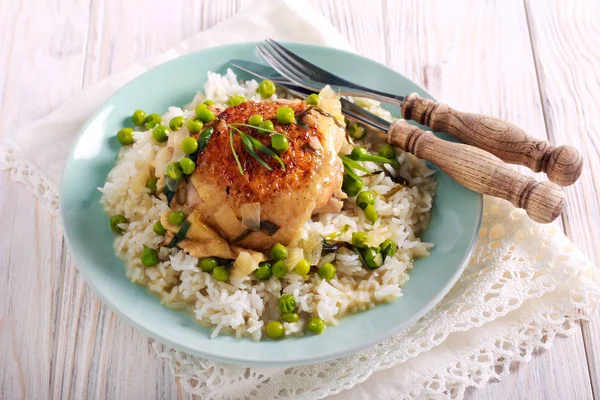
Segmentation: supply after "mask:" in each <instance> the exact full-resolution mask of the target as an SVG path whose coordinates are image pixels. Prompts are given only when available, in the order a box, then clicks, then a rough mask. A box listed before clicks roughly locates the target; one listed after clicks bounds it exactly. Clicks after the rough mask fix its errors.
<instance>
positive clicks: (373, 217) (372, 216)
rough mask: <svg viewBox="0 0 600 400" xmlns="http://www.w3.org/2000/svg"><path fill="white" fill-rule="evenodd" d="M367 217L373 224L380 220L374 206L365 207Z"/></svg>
mask: <svg viewBox="0 0 600 400" xmlns="http://www.w3.org/2000/svg"><path fill="white" fill-rule="evenodd" d="M365 217H367V219H368V220H369V221H371V222H375V221H377V219H378V218H379V216H378V215H377V211H376V210H375V206H374V205H373V204H369V205H368V206H366V207H365Z"/></svg>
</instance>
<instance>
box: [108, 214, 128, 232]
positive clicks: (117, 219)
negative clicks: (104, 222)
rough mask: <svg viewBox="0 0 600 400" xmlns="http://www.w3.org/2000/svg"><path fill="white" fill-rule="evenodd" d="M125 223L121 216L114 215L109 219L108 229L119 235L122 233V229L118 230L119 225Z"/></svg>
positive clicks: (125, 219) (125, 220)
mask: <svg viewBox="0 0 600 400" xmlns="http://www.w3.org/2000/svg"><path fill="white" fill-rule="evenodd" d="M126 223H127V218H125V217H124V216H122V215H115V216H114V217H111V218H110V229H111V230H112V231H113V232H114V233H116V234H119V235H120V234H121V233H123V229H121V228H119V225H120V224H126Z"/></svg>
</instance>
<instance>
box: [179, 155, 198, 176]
mask: <svg viewBox="0 0 600 400" xmlns="http://www.w3.org/2000/svg"><path fill="white" fill-rule="evenodd" d="M179 166H180V167H181V171H182V172H183V173H184V174H186V175H190V174H191V173H192V172H194V170H195V169H196V163H195V162H193V161H192V160H190V159H189V158H187V157H183V158H182V159H181V160H179Z"/></svg>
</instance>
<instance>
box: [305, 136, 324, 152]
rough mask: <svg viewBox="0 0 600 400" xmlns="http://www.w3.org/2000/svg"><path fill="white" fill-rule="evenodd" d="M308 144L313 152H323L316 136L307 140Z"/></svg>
mask: <svg viewBox="0 0 600 400" xmlns="http://www.w3.org/2000/svg"><path fill="white" fill-rule="evenodd" d="M308 144H309V145H310V147H312V148H313V149H315V150H319V151H321V150H323V145H322V144H321V142H320V141H319V138H318V137H316V136H311V137H310V138H309V139H308Z"/></svg>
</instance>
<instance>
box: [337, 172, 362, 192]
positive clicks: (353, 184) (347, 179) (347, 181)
mask: <svg viewBox="0 0 600 400" xmlns="http://www.w3.org/2000/svg"><path fill="white" fill-rule="evenodd" d="M363 186H364V184H363V182H362V180H356V179H354V178H353V177H352V176H351V175H348V174H344V179H343V181H342V190H343V191H344V193H346V194H347V195H348V197H354V196H356V195H357V194H358V193H359V192H360V191H361V190H362V188H363Z"/></svg>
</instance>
